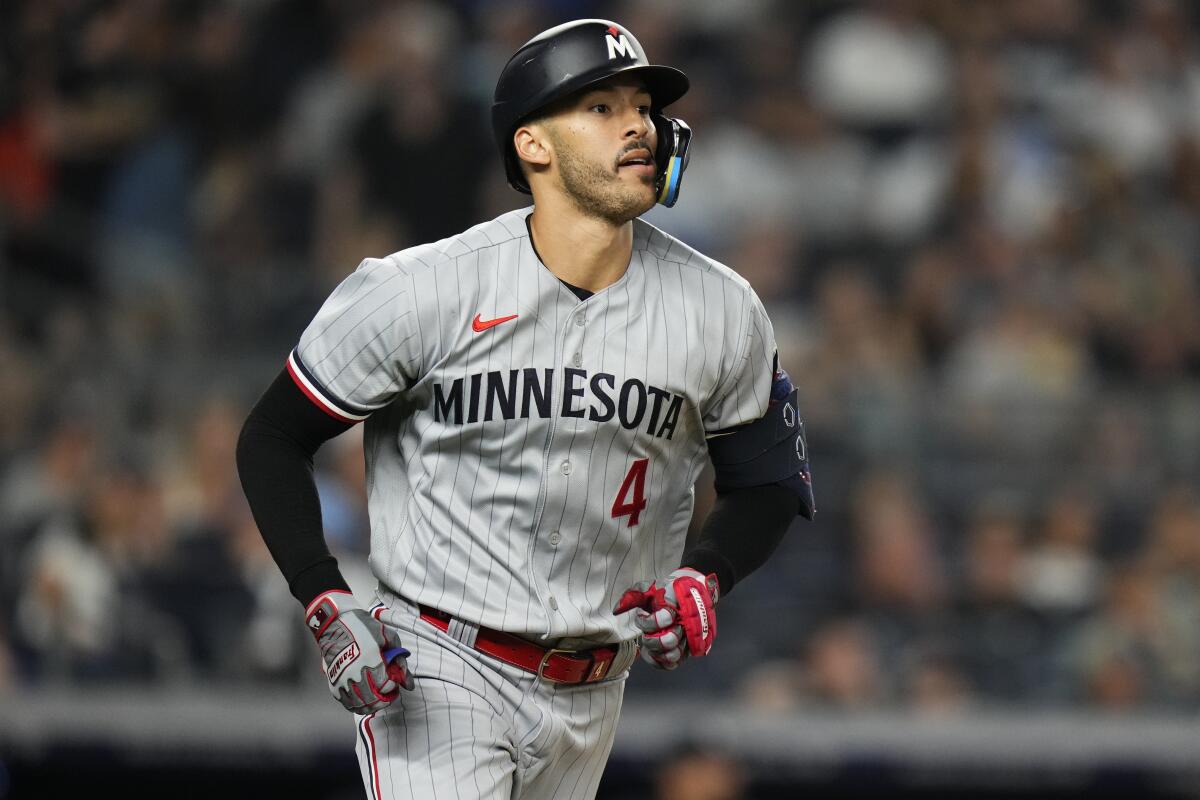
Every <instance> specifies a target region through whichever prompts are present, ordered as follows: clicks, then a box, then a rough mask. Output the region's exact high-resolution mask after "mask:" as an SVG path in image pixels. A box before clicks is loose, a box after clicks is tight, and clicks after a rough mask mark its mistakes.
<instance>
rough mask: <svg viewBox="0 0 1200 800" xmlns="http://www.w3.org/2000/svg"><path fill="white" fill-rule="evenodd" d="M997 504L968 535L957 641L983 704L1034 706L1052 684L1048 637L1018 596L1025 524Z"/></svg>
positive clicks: (1014, 512) (978, 518) (979, 516)
mask: <svg viewBox="0 0 1200 800" xmlns="http://www.w3.org/2000/svg"><path fill="white" fill-rule="evenodd" d="M998 503H999V501H997V505H995V506H989V505H988V504H986V503H985V504H984V505H983V506H982V507H981V508H980V510H979V511H978V512H977V514H976V516H975V517H974V518H973V519H972V520H970V523H969V525H968V528H967V530H966V531H965V536H966V542H965V544H964V550H965V552H964V555H963V563H962V570H961V585H960V587H959V591H958V605H957V620H956V623H955V629H956V636H955V640H956V643H957V652H958V653H959V655H960V658H962V659H963V661H964V663H965V667H966V673H967V675H968V676H969V679H970V682H971V684H972V686H973V687H974V688H975V690H976V691H977V692H978V693H979V695H980V697H981V699H983V700H984V701H985V702H990V703H994V704H999V703H1012V704H1022V703H1031V702H1033V701H1035V700H1036V699H1037V698H1039V697H1040V696H1042V695H1043V692H1044V690H1045V687H1046V686H1047V684H1048V683H1049V677H1050V676H1049V673H1048V670H1049V667H1050V665H1049V664H1048V663H1047V659H1045V658H1043V657H1042V655H1041V654H1042V652H1043V651H1044V649H1045V634H1044V632H1043V629H1042V626H1041V624H1040V622H1039V620H1038V618H1037V616H1036V614H1035V613H1034V612H1033V610H1032V609H1030V608H1029V607H1028V606H1027V605H1026V604H1025V603H1024V602H1023V601H1022V597H1021V594H1020V588H1021V585H1020V582H1021V570H1022V567H1023V566H1024V563H1025V559H1026V544H1025V532H1024V521H1023V519H1022V518H1021V515H1020V514H1019V512H1018V511H1017V510H1016V509H1015V508H1011V507H1008V506H1007V505H1004V506H1001V505H998Z"/></svg>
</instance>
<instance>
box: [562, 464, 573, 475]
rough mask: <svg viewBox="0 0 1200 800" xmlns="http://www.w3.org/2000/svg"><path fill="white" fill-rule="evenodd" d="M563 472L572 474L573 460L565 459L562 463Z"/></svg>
mask: <svg viewBox="0 0 1200 800" xmlns="http://www.w3.org/2000/svg"><path fill="white" fill-rule="evenodd" d="M562 474H563V475H570V474H571V462H570V461H564V462H563V463H562Z"/></svg>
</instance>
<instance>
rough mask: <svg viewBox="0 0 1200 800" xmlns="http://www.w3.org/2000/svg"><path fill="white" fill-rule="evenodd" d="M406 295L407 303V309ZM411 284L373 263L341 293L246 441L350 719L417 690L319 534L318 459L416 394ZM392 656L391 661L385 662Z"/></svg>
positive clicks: (280, 547)
mask: <svg viewBox="0 0 1200 800" xmlns="http://www.w3.org/2000/svg"><path fill="white" fill-rule="evenodd" d="M406 295H407V296H408V298H407V299H406ZM410 303H411V291H410V282H409V280H408V276H407V275H406V274H404V273H403V272H401V271H400V270H398V269H397V268H396V267H395V265H393V264H391V263H390V262H385V261H373V260H368V261H366V262H363V264H362V266H360V267H359V269H358V270H357V271H356V272H355V273H353V274H352V275H351V276H349V277H348V278H347V279H346V280H345V281H343V282H342V284H341V285H340V286H339V287H338V288H337V289H336V290H335V291H334V293H333V294H332V295H331V296H330V297H329V299H328V300H327V301H326V302H325V304H324V305H323V306H322V308H321V310H320V311H319V312H318V313H317V316H316V317H315V318H314V319H313V321H312V323H310V325H309V326H308V328H307V329H306V330H305V331H304V334H303V335H302V336H301V338H300V344H299V345H298V346H297V347H296V349H295V350H294V351H293V352H292V354H291V355H290V356H289V358H288V362H287V365H286V368H285V369H283V370H281V371H280V373H279V375H278V376H277V377H276V378H275V381H274V382H273V383H272V384H271V385H270V386H269V387H268V388H267V390H266V392H264V393H263V396H262V397H261V398H260V399H259V401H258V403H257V404H256V405H255V406H254V409H253V410H252V411H251V412H250V414H249V416H248V417H247V419H246V422H245V424H244V425H243V427H242V432H241V435H240V436H239V438H238V447H237V465H238V474H239V476H240V478H241V481H242V488H243V490H244V491H245V493H246V498H247V500H248V501H249V503H250V508H251V511H252V512H253V514H254V518H255V521H256V522H257V524H258V528H259V531H260V532H261V534H262V537H263V540H264V541H265V542H266V545H267V548H268V549H269V550H270V552H271V555H272V557H273V558H274V559H275V563H276V564H277V565H278V566H279V569H280V571H281V572H282V573H283V575H284V577H285V578H286V579H287V582H288V586H289V588H290V589H291V591H292V594H293V595H295V597H296V599H297V600H299V601H300V603H301V604H303V605H304V607H305V619H306V621H307V623H308V625H309V628H310V630H311V631H312V632H313V635H314V637H315V638H316V640H317V644H318V646H319V647H320V649H321V653H322V658H323V662H324V667H325V674H326V677H327V678H328V679H329V685H330V691H331V692H332V693H333V694H334V696H335V697H336V698H337V699H338V700H339V701H340V702H341V703H342V704H343V705H344V706H345V707H346V708H348V709H350V710H352V711H357V712H361V713H366V712H369V711H373V710H376V709H378V708H382V707H383V706H385V705H387V704H388V703H389V702H391V700H392V699H394V698H395V696H396V693H397V692H398V691H399V687H400V686H404V687H406V688H412V678H411V676H410V675H409V674H408V671H407V665H406V662H405V660H404V658H405V656H407V655H408V654H407V652H406V651H404V650H403V649H402V648H400V647H399V642H396V641H393V640H392V638H391V634H390V633H389V632H388V631H387V629H385V627H384V626H383V624H382V623H380V622H379V621H378V620H375V619H372V618H371V617H370V615H368V614H367V612H366V611H365V610H364V609H363V608H362V606H361V605H359V604H358V603H357V601H356V600H355V599H354V596H353V594H352V593H351V592H350V590H349V586H348V584H347V583H346V580H345V578H344V577H343V576H342V574H341V571H340V570H339V569H338V566H337V561H336V559H335V558H334V557H333V555H332V554H331V553H330V552H329V548H328V546H327V545H326V542H325V536H324V531H323V529H322V526H321V506H320V500H319V497H318V494H317V488H316V483H315V481H314V479H313V456H314V455H315V454H316V452H317V450H318V449H319V448H320V446H321V445H322V444H323V443H324V442H326V441H328V440H329V439H331V438H333V437H334V436H337V435H338V434H340V433H342V432H344V431H346V430H347V429H349V428H350V427H351V426H353V425H354V424H356V423H357V422H358V421H360V420H362V419H365V418H366V417H367V416H368V415H369V414H370V413H371V411H373V410H374V409H376V408H379V407H382V406H383V405H386V404H387V403H388V402H390V400H391V399H392V398H393V397H394V396H395V395H396V394H397V393H398V392H400V391H402V390H403V389H405V388H407V386H408V385H409V383H408V378H407V376H406V375H405V374H404V372H403V370H402V368H401V367H400V366H399V365H401V364H403V365H409V366H411V365H413V364H414V363H415V362H416V360H417V359H418V358H419V352H418V351H416V349H415V347H414V348H411V349H410V350H406V349H405V345H406V344H408V343H409V342H412V341H413V340H414V339H416V340H417V341H418V342H419V337H416V336H415V335H414V334H415V331H413V330H412V327H411V326H413V325H415V320H408V319H407V318H408V317H409V316H413V315H412V314H411V313H410V312H411V306H410V305H409V304H410ZM385 654H386V655H385Z"/></svg>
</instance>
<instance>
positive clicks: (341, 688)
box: [304, 589, 413, 714]
mask: <svg viewBox="0 0 1200 800" xmlns="http://www.w3.org/2000/svg"><path fill="white" fill-rule="evenodd" d="M304 619H305V621H306V622H307V623H308V629H309V630H310V631H312V633H313V636H314V637H316V640H317V646H318V647H320V648H321V659H322V669H323V671H324V673H325V678H326V679H327V680H328V681H329V691H330V692H331V693H332V694H333V696H334V697H335V698H336V699H337V700H338V702H340V703H341V704H342V705H343V706H345V707H346V709H347V710H348V711H353V712H355V713H357V714H369V713H371V712H372V711H378V710H379V709H381V708H384V707H386V706H387V705H389V704H390V703H391V702H392V701H393V700H395V699H396V698H397V697H398V696H399V695H400V690H401V689H412V688H413V677H412V673H410V672H409V671H408V656H409V655H410V654H409V652H408V651H407V650H405V649H404V648H403V647H401V646H400V640H399V639H398V638H396V635H395V633H393V632H392V631H390V630H388V628H387V626H385V625H384V624H383V623H382V622H380V621H379V620H377V619H372V618H371V615H370V614H368V613H367V612H366V610H365V609H364V608H363V607H362V606H360V605H359V604H358V601H357V600H356V599H355V598H354V595H353V594H351V593H350V592H347V591H342V590H337V589H335V590H333V591H328V592H325V593H324V594H323V595H321V596H320V597H318V598H316V599H315V600H313V601H312V602H311V603H310V604H309V606H308V608H307V609H305V612H304Z"/></svg>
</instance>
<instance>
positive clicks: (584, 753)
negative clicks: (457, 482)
mask: <svg viewBox="0 0 1200 800" xmlns="http://www.w3.org/2000/svg"><path fill="white" fill-rule="evenodd" d="M372 613H374V614H376V615H377V617H378V618H379V619H381V620H382V621H383V622H385V623H386V624H388V625H391V626H393V627H395V628H396V629H397V630H398V631H399V635H400V639H401V641H402V642H403V644H404V646H405V647H407V648H408V649H409V650H410V651H411V652H412V655H411V656H410V657H409V659H408V664H409V668H410V669H411V670H412V671H413V676H414V678H415V681H416V688H415V689H414V690H413V691H411V692H403V691H402V692H401V693H400V697H399V698H398V699H397V700H396V701H395V702H393V703H392V705H391V706H389V707H388V708H386V709H384V710H382V711H378V712H375V713H373V714H369V715H367V716H358V717H357V718H356V719H357V724H358V742H357V745H356V750H357V752H358V759H359V766H360V767H361V769H362V775H363V783H364V785H365V787H366V790H367V797H368V798H370V800H392V799H393V798H395V799H396V800H401V798H403V800H408V799H409V798H434V799H436V800H474V799H475V798H480V799H481V800H482V798H487V800H494V799H495V798H512V799H513V800H517V799H518V798H519V799H520V800H565V799H566V798H593V797H595V795H596V790H597V787H598V786H599V784H600V776H601V773H602V772H603V771H604V765H605V762H606V761H607V760H608V754H609V751H610V750H611V749H612V744H613V738H614V736H615V734H616V727H617V717H618V716H619V715H620V711H621V700H622V697H623V695H624V691H625V677H626V676H627V675H628V671H629V666H630V664H631V663H632V661H633V660H634V659H635V658H636V652H635V651H634V650H633V649H632V647H623V648H622V652H621V653H620V654H619V655H618V656H617V660H616V661H615V662H614V663H613V671H612V675H613V677H611V678H608V679H605V680H603V681H599V682H597V683H592V684H584V685H581V686H563V685H559V684H554V683H550V682H548V681H545V680H542V679H540V678H538V677H537V676H536V675H533V674H531V673H529V672H526V671H524V670H522V669H519V668H517V667H513V666H511V665H509V664H505V663H503V662H501V661H498V660H496V659H494V658H491V657H490V656H486V655H484V654H482V653H480V652H478V651H477V650H475V649H474V648H472V647H470V646H468V645H467V644H465V643H464V641H470V636H471V635H472V632H471V631H463V630H461V629H458V630H456V627H455V626H453V625H452V626H451V629H450V631H448V632H443V631H441V630H439V629H438V628H435V627H434V626H432V625H430V624H428V623H427V622H424V621H423V620H421V619H420V617H419V615H418V612H417V610H416V609H415V608H414V607H413V606H411V605H410V604H409V603H408V602H407V601H405V600H404V599H402V598H399V597H397V596H396V595H394V594H391V593H390V592H386V591H383V590H381V592H380V597H379V601H378V604H377V605H376V607H375V608H373V609H372ZM452 634H454V635H452ZM456 636H457V637H458V638H456ZM460 638H462V639H463V640H464V641H460V640H459V639H460Z"/></svg>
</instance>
